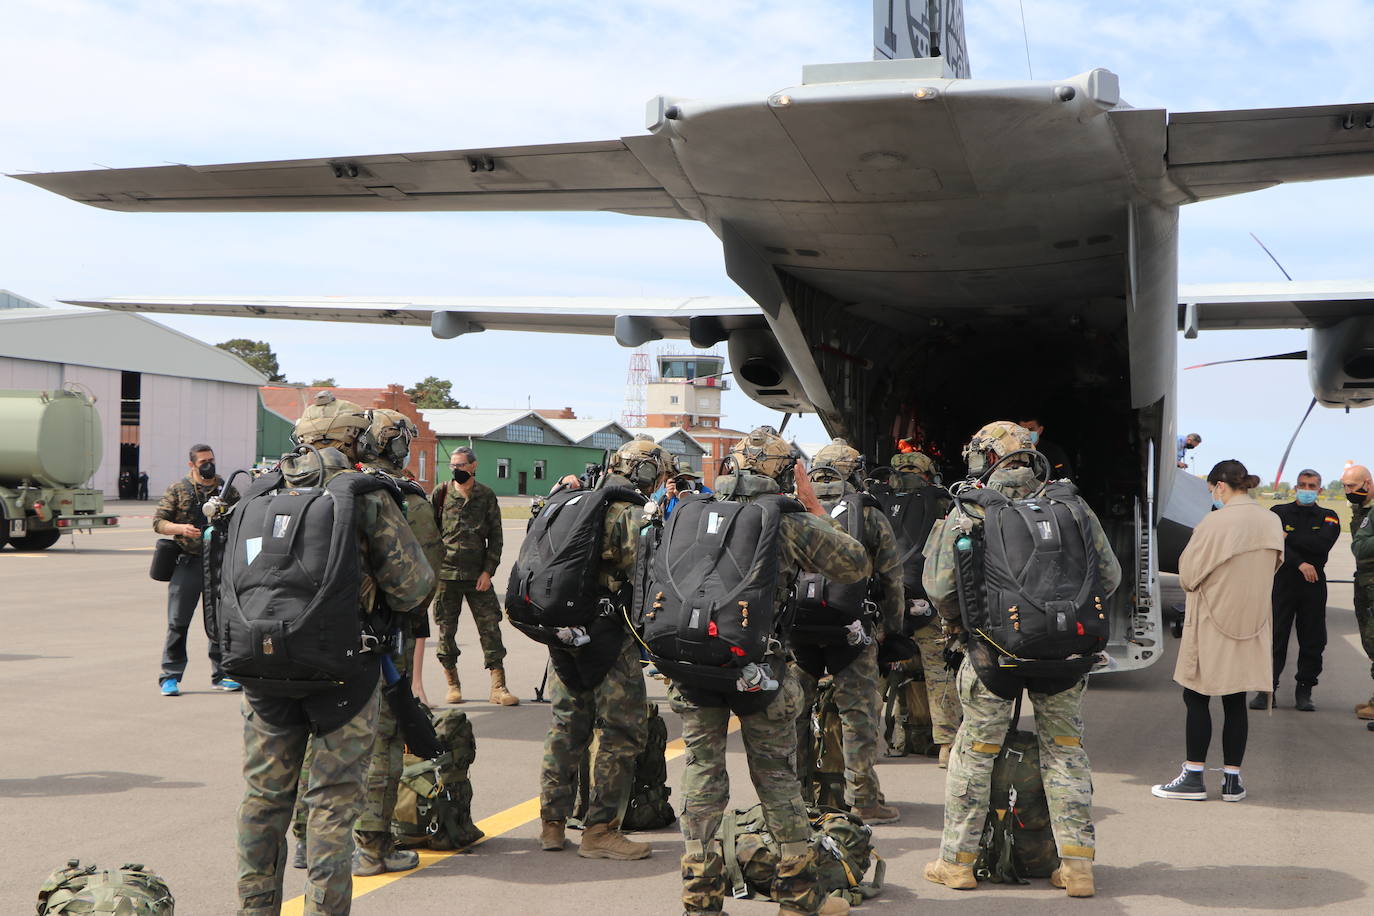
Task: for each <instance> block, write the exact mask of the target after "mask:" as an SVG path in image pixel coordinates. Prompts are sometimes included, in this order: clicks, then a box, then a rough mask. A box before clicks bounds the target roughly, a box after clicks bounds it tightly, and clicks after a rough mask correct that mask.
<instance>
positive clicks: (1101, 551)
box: [921, 506, 1121, 621]
mask: <svg viewBox="0 0 1374 916" xmlns="http://www.w3.org/2000/svg"><path fill="white" fill-rule="evenodd" d="M966 508H967V511H968V513H969V515H970V516H972V517H973V524H974V526H975V527H976V526H978V525H981V524H982V510H981V509H980V508H979V507H978V506H966ZM1088 524H1089V526H1090V527H1091V532H1090V534H1091V537H1092V542H1093V547H1094V548H1096V550H1097V573H1098V575H1099V576H1101V577H1102V587H1103V588H1104V589H1106V591H1107V594H1109V595H1110V594H1112V593H1114V592H1115V591H1116V589H1117V586H1119V585H1120V584H1121V564H1120V563H1118V562H1117V559H1116V552H1115V551H1113V550H1112V545H1111V542H1109V541H1108V540H1107V533H1106V532H1105V531H1103V530H1102V523H1101V522H1099V521H1098V520H1097V515H1096V514H1094V512H1093V511H1092V509H1088ZM961 534H963V531H962V529H961V528H960V527H959V523H958V521H957V517H956V514H955V513H953V512H951V513H950V514H949V515H947V516H945V518H943V519H941V520H940V521H938V522H936V523H935V527H933V528H931V529H930V538H929V539H928V540H927V541H926V547H925V550H924V551H923V552H924V553H925V555H926V566H925V571H924V572H923V574H922V576H921V584H922V585H924V586H925V589H926V597H927V598H928V599H930V603H931V604H933V605H934V606H935V610H937V611H938V612H939V613H940V616H941V617H942V618H943V619H945V620H954V621H958V620H960V619H961V615H960V611H959V585H958V575H959V573H958V565H957V562H956V560H955V556H954V542H955V541H957V540H958V539H959V536H960V535H961Z"/></svg>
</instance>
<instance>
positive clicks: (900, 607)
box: [821, 500, 906, 633]
mask: <svg viewBox="0 0 1374 916" xmlns="http://www.w3.org/2000/svg"><path fill="white" fill-rule="evenodd" d="M838 504H839V500H830V501H823V502H822V503H821V505H823V506H825V508H826V509H828V510H831V511H833V510H834V508H835V506H836V505H838ZM863 545H864V550H866V551H867V552H868V558H869V562H870V563H871V564H872V567H873V571H872V576H873V577H874V578H876V579H877V580H878V583H877V584H878V586H879V589H878V590H879V591H880V592H881V597H880V598H879V599H878V608H879V610H880V611H881V612H882V621H883V632H884V633H898V632H900V631H901V627H902V616H903V614H904V612H905V607H906V602H905V595H904V590H903V586H902V563H901V556H900V554H899V553H898V552H897V537H896V535H894V534H893V533H892V523H891V522H889V521H888V520H887V516H886V515H884V514H883V510H882V509H879V508H876V507H874V506H865V507H864V531H863Z"/></svg>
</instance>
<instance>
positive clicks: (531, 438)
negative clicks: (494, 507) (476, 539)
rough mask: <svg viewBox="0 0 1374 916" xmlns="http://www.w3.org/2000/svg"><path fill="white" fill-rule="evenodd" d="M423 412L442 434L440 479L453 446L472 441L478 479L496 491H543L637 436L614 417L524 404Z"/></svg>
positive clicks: (509, 493) (446, 473) (445, 477)
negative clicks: (555, 412)
mask: <svg viewBox="0 0 1374 916" xmlns="http://www.w3.org/2000/svg"><path fill="white" fill-rule="evenodd" d="M420 413H421V414H422V415H423V416H424V418H425V421H426V422H427V423H429V425H430V428H432V429H433V430H434V433H435V435H436V436H438V438H439V452H438V456H437V457H438V462H437V472H438V473H437V481H438V482H439V483H443V482H445V481H447V480H450V479H451V478H452V475H451V474H450V473H449V470H448V466H449V459H450V457H451V456H452V455H453V450H454V449H455V448H458V447H460V446H467V447H468V448H470V449H472V450H473V452H475V453H476V455H477V479H478V480H479V481H481V482H482V483H484V484H486V485H487V486H489V487H491V488H492V489H493V490H495V491H496V495H497V496H520V495H530V496H534V495H538V494H542V493H547V492H548V491H549V488H550V487H552V486H553V485H554V483H555V482H556V481H557V480H558V479H559V478H560V477H563V476H565V475H567V474H578V475H581V474H582V473H583V472H585V471H586V470H587V467H588V466H589V465H599V464H601V463H602V461H603V460H604V459H605V456H606V452H607V450H611V451H614V450H615V449H617V448H619V447H620V446H621V445H622V444H623V443H625V442H628V441H629V440H630V439H631V438H633V437H632V436H631V435H630V433H629V432H627V431H626V430H625V428H624V427H622V426H621V425H620V424H619V423H616V422H614V421H612V420H579V419H573V418H562V417H555V418H551V417H547V416H541V415H540V413H539V411H535V410H522V409H507V410H502V409H484V408H467V407H463V408H452V409H430V410H422V411H420Z"/></svg>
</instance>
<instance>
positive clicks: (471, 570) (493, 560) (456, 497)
mask: <svg viewBox="0 0 1374 916" xmlns="http://www.w3.org/2000/svg"><path fill="white" fill-rule="evenodd" d="M430 499H431V500H432V501H433V503H434V507H435V509H436V511H437V512H438V514H439V531H440V535H441V537H442V538H443V544H444V557H443V560H442V561H441V563H440V565H439V578H440V579H445V580H453V579H476V578H477V577H478V576H479V575H481V574H482V573H486V574H487V575H489V576H494V575H496V567H498V566H500V565H501V546H502V531H501V506H500V505H499V504H498V503H497V501H496V492H495V491H494V490H492V488H491V487H489V486H487V485H485V484H481V483H477V482H476V481H473V484H472V495H471V496H470V497H464V496H463V494H462V492H461V491H460V490H459V489H458V485H457V484H456V483H453V482H452V481H449V482H448V483H444V484H440V485H439V486H438V487H436V488H435V490H434V493H433V494H432V495H431V496H430Z"/></svg>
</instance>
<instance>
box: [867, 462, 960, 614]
mask: <svg viewBox="0 0 1374 916" xmlns="http://www.w3.org/2000/svg"><path fill="white" fill-rule="evenodd" d="M871 494H872V497H873V499H874V501H876V502H877V504H878V506H879V507H880V508H881V509H882V510H883V514H884V515H886V516H887V520H888V521H889V522H891V523H892V533H893V535H894V536H895V537H896V539H897V557H898V559H899V560H900V561H901V564H902V593H903V595H905V597H906V599H907V601H908V603H909V602H910V601H911V600H912V599H913V598H924V597H926V589H925V586H924V585H922V584H921V574H922V573H923V572H925V568H926V556H925V553H924V550H925V546H926V539H927V538H929V537H930V529H931V528H934V527H935V523H936V522H937V521H939V520H940V519H942V518H944V517H945V515H946V514H948V513H949V502H950V501H949V494H948V493H946V492H945V491H944V490H942V489H940V488H939V487H920V488H919V489H916V490H910V491H906V492H901V493H898V492H895V491H893V490H891V489H889V488H887V487H875V488H874V489H873V490H872V491H871ZM906 619H907V621H908V624H909V625H911V630H912V632H915V631H916V630H918V629H920V628H921V627H923V626H925V625H926V624H928V623H930V622H931V620H933V619H934V618H933V617H930V616H925V617H915V618H913V617H911V616H910V615H907V617H906ZM907 635H908V636H909V635H911V634H910V633H908V634H907Z"/></svg>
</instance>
